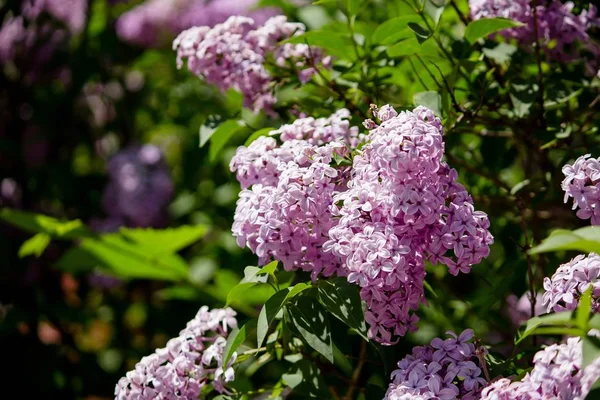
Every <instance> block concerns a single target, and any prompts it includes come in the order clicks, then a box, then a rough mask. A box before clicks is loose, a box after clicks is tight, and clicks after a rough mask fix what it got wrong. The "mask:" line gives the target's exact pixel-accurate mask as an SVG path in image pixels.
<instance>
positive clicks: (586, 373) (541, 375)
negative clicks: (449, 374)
mask: <svg viewBox="0 0 600 400" xmlns="http://www.w3.org/2000/svg"><path fill="white" fill-rule="evenodd" d="M582 360H583V355H582V343H581V339H580V338H569V339H567V342H566V343H564V344H553V345H551V346H548V347H546V348H545V349H543V350H541V351H539V352H537V353H536V355H535V356H534V359H533V361H534V364H535V366H534V368H533V370H532V371H531V372H529V373H527V375H525V377H524V378H523V379H522V380H521V381H519V382H511V381H510V380H509V379H506V378H503V379H500V380H498V381H496V382H494V383H492V384H491V385H490V386H488V387H487V388H485V389H484V390H483V391H482V397H481V399H482V400H542V399H565V400H566V399H568V400H583V399H585V398H586V396H587V395H588V393H589V392H590V389H591V387H592V385H593V384H594V383H595V382H596V380H598V378H600V359H597V360H596V361H594V362H593V363H592V364H590V365H588V366H587V367H585V368H581V366H582Z"/></svg>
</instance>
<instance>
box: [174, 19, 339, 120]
mask: <svg viewBox="0 0 600 400" xmlns="http://www.w3.org/2000/svg"><path fill="white" fill-rule="evenodd" d="M304 31H305V27H304V25H302V24H299V23H291V22H288V21H287V19H286V17H284V16H277V17H273V18H270V19H269V20H267V21H266V22H265V24H264V25H262V26H259V25H258V24H257V23H256V22H255V21H254V20H253V19H252V18H246V17H241V16H234V17H230V18H228V19H227V21H225V22H224V23H222V24H217V25H215V26H214V27H213V28H209V27H208V26H202V27H194V28H190V29H188V30H186V31H184V32H182V33H181V34H180V35H179V36H178V37H177V39H175V41H174V42H173V49H174V50H177V65H178V66H179V67H181V66H182V65H183V62H184V60H187V66H188V69H189V70H190V71H191V72H192V73H193V74H195V75H198V76H199V77H202V78H203V79H205V80H206V81H207V82H208V83H211V84H213V85H215V86H217V87H218V88H219V89H221V90H222V91H225V90H228V89H231V88H234V89H235V90H237V91H239V92H241V93H242V94H243V95H244V105H245V106H246V107H249V108H251V109H252V110H254V111H255V112H259V111H261V110H264V111H265V112H267V113H270V112H272V106H273V104H275V96H274V94H273V91H274V86H275V85H276V84H277V82H276V81H275V78H274V77H273V76H272V75H271V74H270V73H269V71H268V70H267V68H266V63H267V62H268V60H269V59H270V58H273V59H274V60H275V63H276V64H277V65H279V66H280V67H282V66H284V65H289V66H290V69H291V70H292V71H293V72H294V73H297V74H298V78H299V79H300V81H302V82H306V81H307V80H308V79H310V77H311V76H312V75H313V74H314V73H316V70H315V68H314V67H316V66H321V67H328V66H329V64H330V58H329V57H323V56H322V54H321V52H320V51H319V50H318V49H312V48H311V49H309V48H308V47H307V46H305V45H302V44H289V43H288V44H284V45H279V42H280V41H282V40H285V39H288V38H290V37H292V36H294V35H298V34H300V33H303V32H304Z"/></svg>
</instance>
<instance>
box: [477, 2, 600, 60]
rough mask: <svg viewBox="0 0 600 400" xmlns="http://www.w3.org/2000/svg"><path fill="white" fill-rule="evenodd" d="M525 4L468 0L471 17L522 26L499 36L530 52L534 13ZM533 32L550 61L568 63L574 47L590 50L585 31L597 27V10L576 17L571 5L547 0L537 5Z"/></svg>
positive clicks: (583, 12) (591, 7)
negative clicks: (496, 19) (501, 19)
mask: <svg viewBox="0 0 600 400" xmlns="http://www.w3.org/2000/svg"><path fill="white" fill-rule="evenodd" d="M531 3H532V2H531V1H529V0H469V6H470V9H471V17H472V18H473V19H474V20H477V19H481V18H495V17H502V18H508V19H512V20H515V21H518V22H521V23H523V24H524V26H522V27H516V28H510V29H506V30H503V31H502V32H500V35H502V36H504V37H506V38H508V39H511V38H514V39H516V40H517V41H518V42H519V44H520V45H522V46H525V47H526V48H529V49H530V48H531V47H532V46H533V44H534V43H535V27H534V15H533V14H534V13H533V8H532V7H531ZM538 4H539V5H538V6H537V8H536V11H537V21H538V26H537V32H538V39H539V41H540V44H541V45H542V46H543V48H544V51H545V52H546V55H547V56H548V58H549V59H550V60H555V61H560V62H570V61H574V60H576V59H578V58H579V53H578V52H577V51H575V50H576V45H577V44H580V45H584V46H590V47H594V46H595V44H593V43H592V42H591V40H590V37H589V35H588V33H587V31H588V30H589V29H590V28H591V27H593V26H597V25H599V24H600V20H599V19H598V15H597V9H596V7H595V6H594V5H591V4H590V6H589V10H583V11H582V12H581V13H580V14H579V15H575V14H573V8H574V4H573V2H570V1H568V2H565V3H563V2H561V1H560V0H551V1H549V2H543V1H540V2H538Z"/></svg>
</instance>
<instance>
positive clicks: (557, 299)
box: [543, 253, 600, 312]
mask: <svg viewBox="0 0 600 400" xmlns="http://www.w3.org/2000/svg"><path fill="white" fill-rule="evenodd" d="M599 277H600V256H599V255H598V254H595V253H590V254H589V255H588V256H587V257H585V256H584V255H583V254H581V255H578V256H577V257H575V258H573V259H572V260H571V261H569V262H568V263H566V264H562V265H561V266H560V267H559V268H558V269H557V270H556V272H555V273H554V275H552V278H547V277H546V278H544V290H545V293H544V297H543V302H544V306H545V307H546V310H547V311H548V312H550V311H555V312H559V311H567V310H568V311H570V310H574V309H576V308H577V305H578V304H579V299H580V298H581V296H582V295H583V293H585V292H586V291H587V290H588V289H589V287H590V286H591V287H592V310H593V312H600V279H599Z"/></svg>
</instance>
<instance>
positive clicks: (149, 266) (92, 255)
mask: <svg viewBox="0 0 600 400" xmlns="http://www.w3.org/2000/svg"><path fill="white" fill-rule="evenodd" d="M56 266H57V267H59V268H61V269H63V270H66V271H69V272H73V273H77V272H88V271H90V270H92V269H94V268H96V267H98V268H101V269H106V270H109V271H111V272H112V273H113V274H114V275H116V276H117V277H119V278H122V279H159V280H169V281H183V280H186V279H187V276H188V267H187V264H186V263H185V261H184V260H183V259H182V258H181V257H179V256H178V255H176V254H169V253H163V254H158V255H155V254H151V253H148V251H147V249H146V248H145V247H144V246H142V245H139V244H136V243H131V242H130V241H128V240H126V239H124V238H123V237H122V236H121V235H120V234H108V235H102V236H101V237H100V238H99V239H91V238H88V239H84V240H82V241H81V243H80V245H79V247H73V248H71V249H69V250H68V251H67V252H66V253H65V254H64V255H63V256H62V257H61V258H60V259H59V260H58V261H57V263H56Z"/></svg>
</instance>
